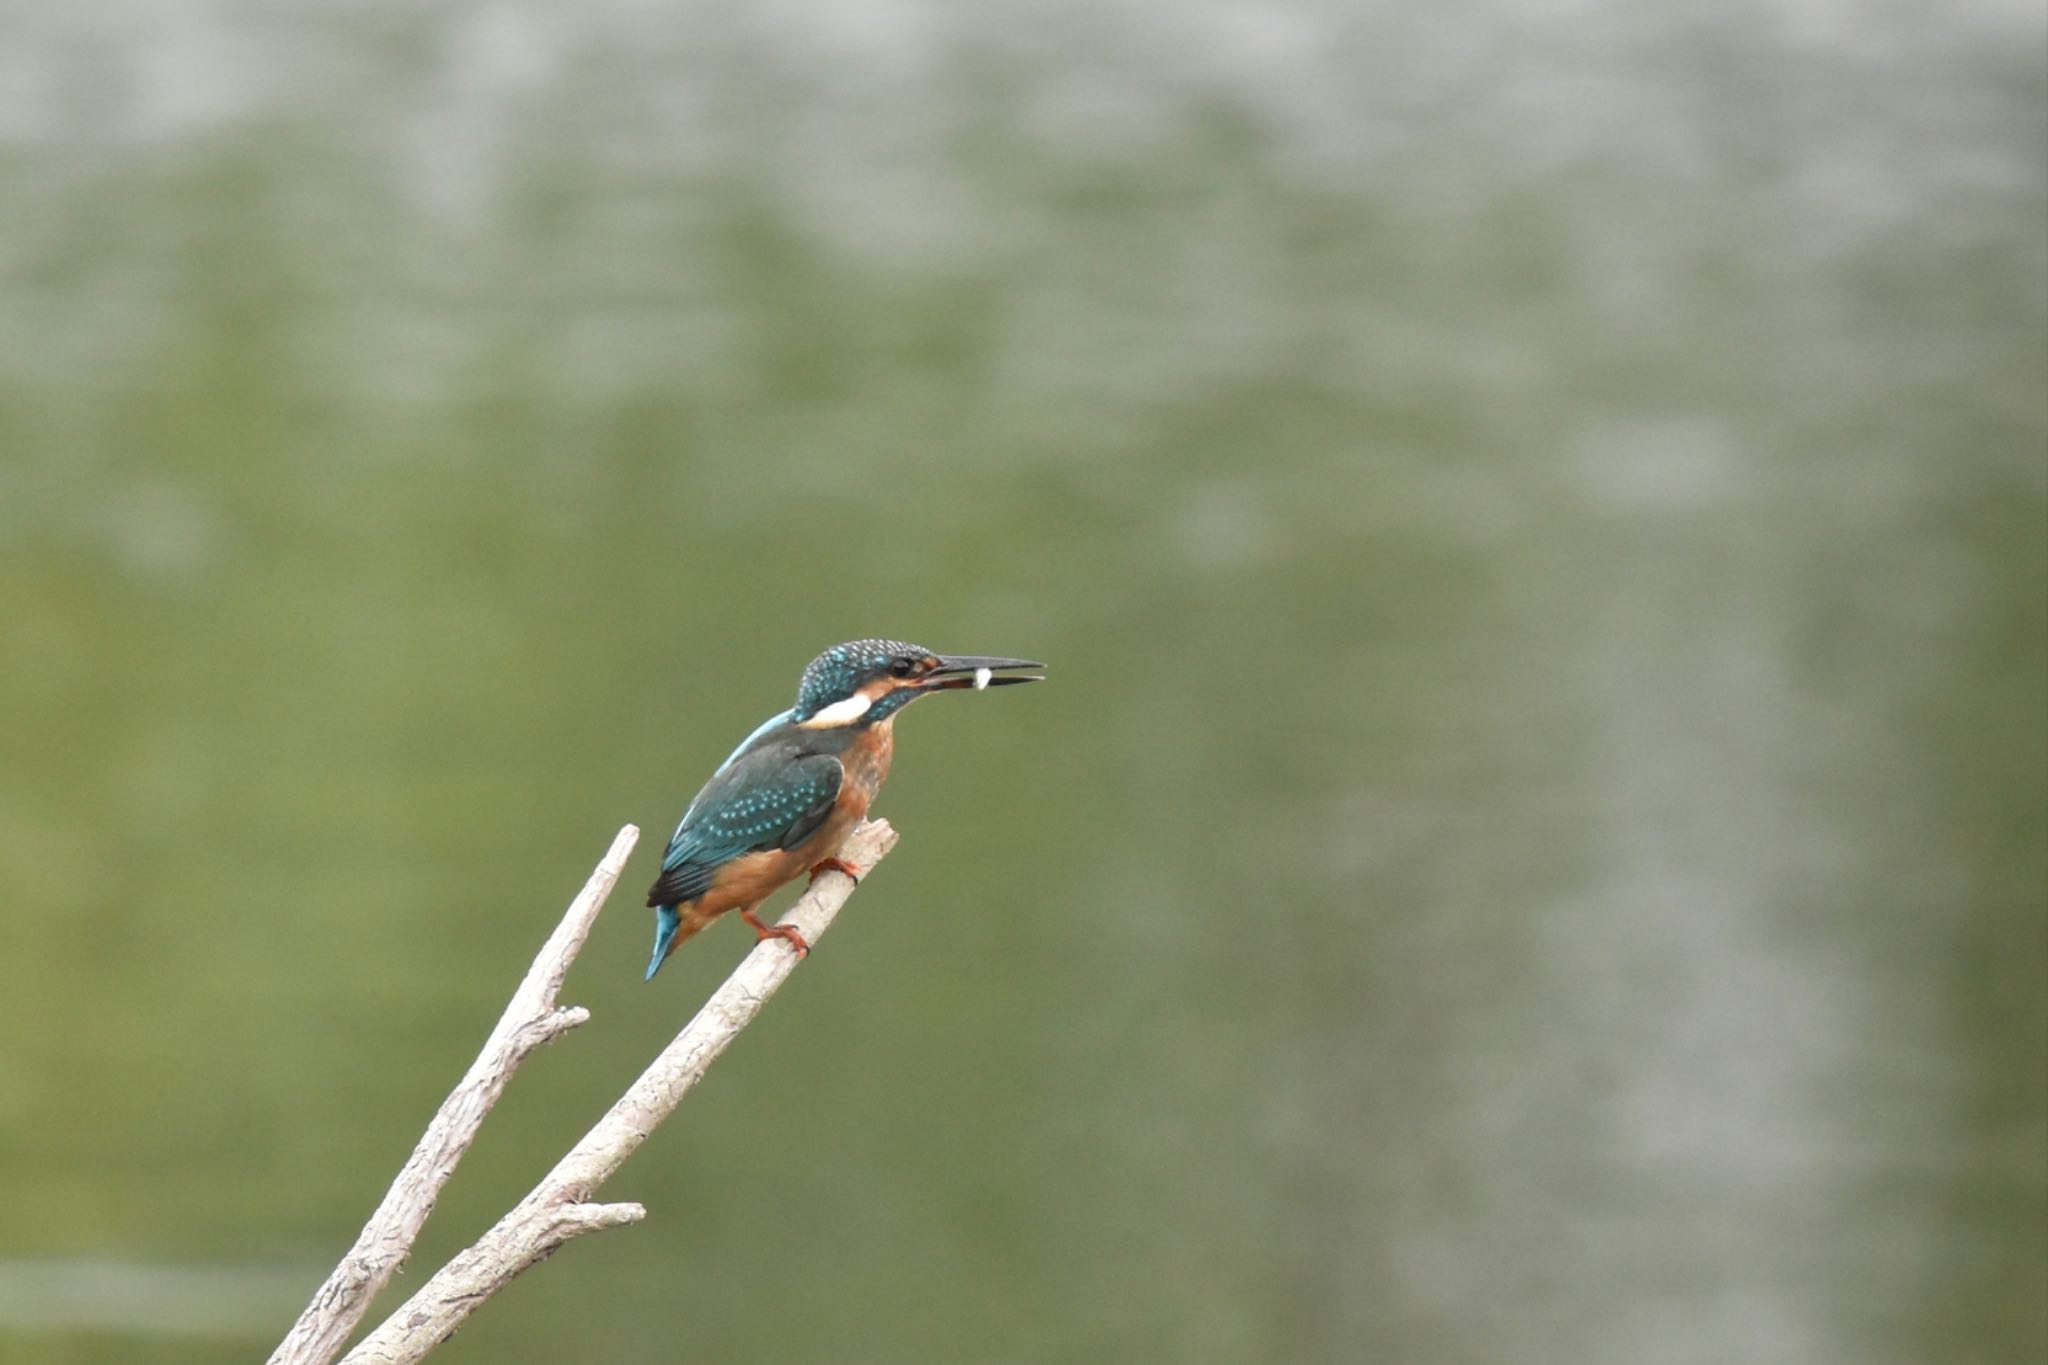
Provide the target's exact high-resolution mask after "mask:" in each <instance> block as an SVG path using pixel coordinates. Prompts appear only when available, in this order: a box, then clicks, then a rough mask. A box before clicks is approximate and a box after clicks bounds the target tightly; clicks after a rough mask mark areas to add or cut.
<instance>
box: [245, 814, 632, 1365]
mask: <svg viewBox="0 0 2048 1365" xmlns="http://www.w3.org/2000/svg"><path fill="white" fill-rule="evenodd" d="M639 838H640V831H639V830H638V829H636V828H634V827H633V826H632V825H627V826H626V827H625V828H624V829H622V830H620V831H619V833H618V837H617V838H615V839H613V840H612V846H611V849H610V851H609V852H607V853H606V854H605V855H604V858H603V860H602V861H600V862H599V863H598V865H597V868H596V870H595V871H593V872H592V873H591V874H590V880H589V881H587V882H585V883H584V885H583V890H582V892H581V893H580V894H579V895H578V896H577V897H576V899H575V901H574V902H572V903H571V904H570V906H569V910H568V913H567V914H565V915H563V917H562V922H561V924H559V925H558V926H556V928H555V932H554V933H552V934H550V935H549V936H548V941H547V943H546V944H544V945H543V946H542V948H541V950H540V955H539V956H538V957H536V958H534V960H533V965H532V966H531V967H529V968H528V969H527V972H526V977H525V979H524V980H522V981H521V982H520V983H519V989H518V990H516V991H514V992H513V993H512V999H511V1001H510V1003H508V1004H507V1005H506V1006H505V1013H504V1014H503V1015H502V1016H501V1017H500V1018H499V1019H498V1026H497V1027H496V1028H494V1029H492V1030H491V1036H490V1037H489V1038H487V1039H485V1040H484V1047H483V1051H482V1052H480V1053H478V1054H477V1058H476V1060H475V1061H474V1062H472V1063H470V1067H469V1070H468V1072H467V1073H465V1074H464V1075H463V1077H462V1080H461V1081H460V1082H459V1083H457V1085H456V1087H455V1089H454V1090H453V1091H451V1092H450V1093H449V1095H448V1098H447V1099H445V1100H443V1101H442V1102H441V1107H440V1109H439V1110H438V1111H436V1112H435V1114H434V1118H433V1121H432V1122H431V1123H429V1124H428V1125H427V1131H426V1133H425V1135H424V1136H422V1137H421V1138H420V1140H419V1145H418V1146H416V1147H414V1148H413V1151H412V1156H411V1157H410V1158H408V1159H407V1161H406V1163H405V1166H404V1168H403V1169H401V1170H400V1171H399V1173H398V1178H397V1179H396V1180H394V1181H393V1182H392V1183H391V1188H390V1190H389V1191H387V1192H386V1193H385V1195H384V1202H383V1203H381V1204H379V1205H378V1206H377V1211H376V1212H375V1213H373V1214H371V1215H370V1221H369V1222H368V1223H366V1224H364V1225H363V1231H362V1235H361V1236H359V1237H357V1238H356V1244H355V1245H354V1246H353V1247H351V1248H350V1249H349V1253H348V1255H346V1256H344V1257H343V1258H342V1261H341V1264H339V1265H337V1266H336V1267H335V1268H334V1273H333V1274H331V1275H329V1276H328V1277H327V1283H325V1284H323V1285H321V1286H320V1289H319V1292H318V1293H316V1294H314V1295H313V1301H312V1303H311V1304H309V1305H308V1306H307V1308H306V1311H305V1312H304V1313H302V1314H300V1315H299V1320H298V1322H296V1323H295V1324H293V1326H292V1330H291V1331H290V1332H288V1333H287V1334H286V1335H285V1339H284V1341H283V1342H282V1343H280V1344H279V1346H278V1348H277V1350H276V1351H275V1352H274V1353H273V1354H272V1355H271V1357H270V1365H327V1362H328V1361H331V1360H333V1359H334V1357H335V1356H336V1355H338V1354H340V1352H341V1348H342V1347H343V1346H344V1345H346V1344H347V1342H348V1339H349V1335H350V1334H351V1333H352V1332H354V1331H355V1329H356V1324H357V1323H359V1322H361V1321H362V1319H363V1314H364V1313H365V1312H366V1311H367V1310H368V1309H369V1306H370V1301H371V1300H372V1299H374V1298H376V1297H377V1294H378V1292H379V1291H380V1290H382V1289H383V1288H384V1285H385V1283H386V1282H387V1281H389V1280H390V1278H391V1276H392V1274H393V1273H394V1272H396V1271H397V1269H398V1267H399V1266H400V1265H401V1264H403V1263H404V1261H405V1258H406V1255H407V1254H408V1253H409V1252H410V1251H411V1250H412V1243H413V1239H414V1238H415V1237H417V1236H418V1235H419V1231H420V1226H421V1225H422V1224H423V1223H425V1222H426V1221H427V1215H428V1214H429V1213H432V1212H433V1209H434V1201H435V1200H436V1199H438V1198H439V1197H440V1194H441V1189H442V1187H443V1186H444V1185H446V1184H447V1183H448V1177H449V1176H451V1175H453V1174H454V1173H455V1163H456V1162H458V1161H460V1160H461V1159H462V1154H463V1153H464V1152H466V1151H468V1150H469V1144H470V1143H471V1141H473V1140H474V1139H475V1137H476V1133H477V1129H478V1128H479V1127H480V1126H482V1124H483V1121H484V1115H486V1114H488V1113H490V1111H491V1106H492V1105H494V1104H496V1103H497V1102H498V1096H499V1095H500V1094H502V1093H504V1090H505V1083H506V1082H507V1081H508V1080H510V1079H511V1078H512V1073H513V1071H515V1070H516V1069H517V1068H518V1066H519V1064H520V1063H521V1062H523V1061H525V1060H526V1058H527V1057H528V1056H529V1055H530V1054H531V1053H532V1052H533V1051H534V1049H536V1048H538V1047H539V1046H540V1045H541V1044H543V1043H549V1042H553V1041H554V1040H555V1039H556V1038H559V1037H561V1036H562V1035H563V1034H564V1033H567V1032H568V1031H569V1030H570V1029H572V1028H574V1027H576V1026H577V1025H578V1024H580V1023H582V1022H583V1021H584V1020H586V1019H588V1018H589V1017H590V1013H589V1011H587V1010H585V1009H583V1008H582V1007H580V1006H571V1007H568V1008H566V1009H565V1008H562V1007H559V1006H557V1005H556V1003H555V997H556V996H557V995H558V994H559V993H560V992H561V989H562V981H563V978H565V977H566V976H567V975H568V974H569V965H570V964H571V963H572V962H574V961H575V960H576V954H577V953H578V952H580V951H581V950H582V948H583V941H584V939H586V938H588V937H589V936H590V927H591V925H592V924H594V923H595V922H596V920H597V912H598V910H599V909H600V908H601V907H602V906H603V905H604V901H605V897H606V896H608V895H610V894H611V889H612V885H613V883H615V882H617V881H618V879H619V873H620V872H621V871H622V870H623V869H624V868H625V866H626V857H627V855H628V854H630V853H631V852H632V851H633V845H634V843H635V842H636V841H637V840H638V839H639Z"/></svg>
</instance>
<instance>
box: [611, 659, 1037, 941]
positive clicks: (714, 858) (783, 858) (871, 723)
mask: <svg viewBox="0 0 2048 1365" xmlns="http://www.w3.org/2000/svg"><path fill="white" fill-rule="evenodd" d="M1043 667H1044V665H1043V664H1037V663H1033V662H1031V661H1030V660H1029V659H998V658H993V657H987V656H983V655H980V654H934V653H932V651H930V650H928V649H926V648H925V647H924V646H922V645H912V644H905V643H904V642H903V641H901V640H853V641H849V642H848V643H846V644H843V645H834V646H832V648H830V649H828V650H826V651H825V652H824V653H823V654H820V655H819V656H818V657H817V658H815V659H813V660H811V664H810V667H808V668H806V669H805V670H804V675H803V678H802V679H801V680H800V681H799V682H798V683H797V690H796V705H795V706H792V707H790V708H789V710H787V711H784V712H782V713H781V714H779V715H775V716H770V717H769V718H768V719H767V720H765V721H763V722H762V723H761V725H760V727H759V728H757V729H756V730H755V731H754V733H753V734H751V735H748V736H747V737H746V739H744V740H742V741H741V742H740V747H739V748H737V749H735V750H733V751H732V756H731V757H729V758H727V759H726V760H725V762H723V763H721V764H720V765H719V767H718V771H717V772H715V773H713V774H712V775H711V780H710V781H709V782H707V783H705V784H704V790H702V791H700V792H698V793H697V796H696V799H695V800H693V801H691V802H690V808H689V809H688V810H686V811H684V812H683V820H682V823H681V824H679V825H677V826H676V832H675V835H674V836H673V837H672V838H671V839H670V840H669V841H668V851H667V852H665V853H663V854H662V855H661V876H659V877H658V878H656V879H655V882H654V885H653V886H652V887H650V888H649V889H648V892H647V903H648V904H649V905H650V906H652V907H653V908H654V956H653V958H652V959H651V960H650V961H649V962H648V964H647V978H648V979H649V980H650V981H651V980H653V979H654V974H655V973H656V972H657V971H660V970H661V964H662V963H663V962H664V961H666V960H667V958H668V955H669V954H670V953H672V952H674V951H675V950H676V945H677V944H679V943H681V942H682V941H683V940H684V939H686V938H688V937H690V935H692V934H694V933H696V932H697V931H698V930H699V929H702V928H703V927H704V926H705V925H707V924H709V923H711V921H712V920H714V919H716V918H718V916H720V915H722V914H724V913H725V912H726V911H728V910H738V911H739V912H740V918H741V919H743V920H745V921H746V922H747V923H748V924H751V925H752V926H753V927H754V933H755V935H756V936H757V938H780V939H786V940H788V941H789V943H790V945H791V946H792V947H794V948H795V949H796V951H797V954H798V956H803V955H805V954H808V953H809V952H810V950H811V948H810V945H809V944H808V943H806V942H804V938H803V935H802V934H800V933H798V932H797V931H796V930H795V929H792V928H790V927H789V926H788V925H784V924H776V925H769V924H763V923H762V922H761V921H760V919H759V918H757V917H756V916H755V914H754V908H755V907H756V906H758V905H760V903H761V902H762V901H764V900H766V899H768V897H769V896H771V895H773V894H774V893H775V892H776V890H777V889H778V888H780V887H782V886H783V885H784V884H786V883H788V882H790V881H792V880H794V879H795V877H796V876H797V874H798V873H800V872H804V871H809V872H810V874H811V876H812V877H816V876H817V875H818V873H820V872H822V871H824V870H826V869H827V868H833V869H836V870H838V871H841V872H844V873H846V874H847V875H848V876H849V877H852V878H853V879H854V880H855V881H859V880H860V875H861V869H860V868H857V867H854V866H852V865H851V864H849V863H846V862H843V861H842V860H840V859H839V858H836V857H834V856H833V855H834V854H835V853H836V852H837V851H838V848H839V843H840V840H842V839H844V838H845V837H846V835H847V832H848V831H850V830H851V829H852V828H853V827H854V826H855V825H857V824H859V823H860V822H861V820H862V819H863V818H864V817H865V816H866V815H867V811H868V803H869V802H871V801H873V800H874V799H875V792H876V791H877V790H879V789H880V787H881V785H882V779H883V778H885V777H887V776H888V775H889V756H890V752H891V750H892V749H893V747H894V745H895V736H894V734H893V733H892V729H891V727H892V726H894V724H895V722H896V713H897V712H898V711H901V710H902V709H903V708H904V707H905V706H908V705H909V704H910V703H911V702H914V701H916V700H917V699H918V698H919V697H922V696H926V695H928V694H930V693H933V692H945V691H952V690H954V689H958V688H973V689H976V690H979V689H981V688H985V687H995V686H1000V685H1002V684H1004V683H1022V682H1038V681H1041V679H1040V678H1038V677H1037V676H1036V675H1034V674H1026V675H1021V676H1020V675H1017V674H1014V673H1005V674H1000V675H999V674H998V673H997V670H998V669H1003V670H1011V669H1019V668H1043Z"/></svg>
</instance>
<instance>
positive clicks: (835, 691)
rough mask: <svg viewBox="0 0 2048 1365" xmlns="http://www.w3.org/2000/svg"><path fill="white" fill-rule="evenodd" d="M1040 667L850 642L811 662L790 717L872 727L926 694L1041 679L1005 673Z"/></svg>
mask: <svg viewBox="0 0 2048 1365" xmlns="http://www.w3.org/2000/svg"><path fill="white" fill-rule="evenodd" d="M1043 667H1045V665H1044V664H1038V663H1033V662H1032V661H1031V660H1029V659H1004V658H998V657H997V656H995V655H992V654H935V653H933V652H932V651H931V650H929V649H926V648H925V647H924V646H923V645H913V644H910V643H908V642H907V641H904V640H849V641H847V642H846V643H845V644H843V645H834V646H832V648H830V649H828V650H826V651H825V652H824V653H823V654H820V655H819V656H818V657H817V658H815V659H813V660H811V666H810V667H809V668H806V669H805V670H804V676H803V679H802V681H800V682H799V683H798V684H797V689H796V708H795V710H794V711H793V712H792V719H794V720H795V721H796V723H797V724H798V725H801V726H803V727H805V728H806V729H812V730H822V729H828V728H830V727H832V726H838V725H873V724H875V723H876V722H877V721H882V720H886V719H888V718H889V717H890V716H892V715H894V714H895V713H896V712H898V711H900V710H902V709H903V708H904V707H905V706H907V705H909V704H910V703H911V702H914V701H916V700H917V699H918V698H919V697H922V696H925V695H926V694H928V693H932V692H946V691H952V690H954V689H958V688H974V689H980V688H984V687H1000V686H1002V685H1004V684H1005V683H1024V682H1039V681H1042V680H1041V679H1040V678H1039V677H1038V676H1037V675H1036V674H1017V673H1013V672H1007V671H1005V670H1012V669H1019V668H1043Z"/></svg>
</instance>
